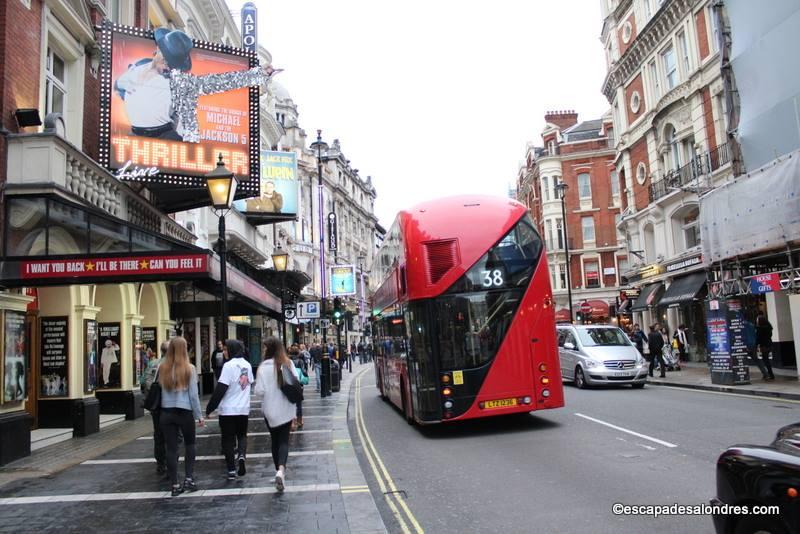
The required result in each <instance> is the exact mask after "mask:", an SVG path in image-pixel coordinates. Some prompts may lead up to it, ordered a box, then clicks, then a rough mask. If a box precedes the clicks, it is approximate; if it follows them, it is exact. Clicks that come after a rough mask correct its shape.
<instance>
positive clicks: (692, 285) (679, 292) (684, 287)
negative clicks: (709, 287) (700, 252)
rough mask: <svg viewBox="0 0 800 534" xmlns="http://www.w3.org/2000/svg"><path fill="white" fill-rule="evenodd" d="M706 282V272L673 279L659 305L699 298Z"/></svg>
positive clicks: (675, 303)
mask: <svg viewBox="0 0 800 534" xmlns="http://www.w3.org/2000/svg"><path fill="white" fill-rule="evenodd" d="M705 283H706V273H704V272H702V273H692V274H690V275H688V276H682V277H680V278H676V279H675V280H673V282H672V284H671V285H670V286H669V287H668V288H667V291H666V292H665V293H664V296H663V297H661V300H660V301H659V305H661V306H670V305H677V304H680V303H681V302H687V301H690V300H693V299H695V298H697V295H698V293H700V291H701V290H702V289H703V286H704V285H705Z"/></svg>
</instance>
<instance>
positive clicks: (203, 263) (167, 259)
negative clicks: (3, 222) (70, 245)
mask: <svg viewBox="0 0 800 534" xmlns="http://www.w3.org/2000/svg"><path fill="white" fill-rule="evenodd" d="M206 272H208V255H207V254H182V255H176V256H128V257H123V258H82V259H81V258H76V259H69V260H33V261H30V260H26V261H22V262H20V278H22V279H24V280H33V279H41V278H98V277H100V278H102V277H113V276H134V275H147V274H187V273H206Z"/></svg>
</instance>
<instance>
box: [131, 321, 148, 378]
mask: <svg viewBox="0 0 800 534" xmlns="http://www.w3.org/2000/svg"><path fill="white" fill-rule="evenodd" d="M145 367H147V350H146V347H145V345H144V341H142V327H141V326H134V327H133V384H134V386H135V385H136V384H138V383H139V382H140V380H141V378H142V375H143V374H144V369H145Z"/></svg>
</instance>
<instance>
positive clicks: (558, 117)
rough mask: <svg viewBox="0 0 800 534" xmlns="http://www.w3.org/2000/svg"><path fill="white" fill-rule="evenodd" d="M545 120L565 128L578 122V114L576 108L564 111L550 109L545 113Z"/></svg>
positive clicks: (562, 128)
mask: <svg viewBox="0 0 800 534" xmlns="http://www.w3.org/2000/svg"><path fill="white" fill-rule="evenodd" d="M544 120H545V122H549V123H551V124H555V125H556V126H558V128H559V129H561V130H565V129H567V128H569V127H570V126H574V125H575V124H578V114H577V113H575V110H574V109H567V110H562V111H548V112H547V113H545V115H544Z"/></svg>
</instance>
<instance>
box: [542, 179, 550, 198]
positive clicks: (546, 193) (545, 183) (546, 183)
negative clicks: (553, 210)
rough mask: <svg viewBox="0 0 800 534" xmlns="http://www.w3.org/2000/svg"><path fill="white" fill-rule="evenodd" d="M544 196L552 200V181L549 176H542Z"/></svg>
mask: <svg viewBox="0 0 800 534" xmlns="http://www.w3.org/2000/svg"><path fill="white" fill-rule="evenodd" d="M542 197H543V198H544V199H545V200H550V181H549V180H548V179H547V176H542Z"/></svg>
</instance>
